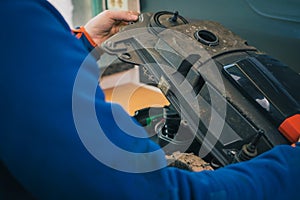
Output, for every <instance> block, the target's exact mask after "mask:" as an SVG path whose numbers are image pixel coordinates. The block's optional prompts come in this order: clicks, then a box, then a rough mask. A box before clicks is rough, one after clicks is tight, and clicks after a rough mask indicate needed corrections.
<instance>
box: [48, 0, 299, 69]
mask: <svg viewBox="0 0 300 200" xmlns="http://www.w3.org/2000/svg"><path fill="white" fill-rule="evenodd" d="M49 1H50V2H51V3H53V4H54V5H55V6H56V7H57V9H58V10H59V11H60V12H61V13H62V14H63V16H64V17H65V18H66V20H67V22H68V23H69V25H70V26H71V27H76V26H80V25H83V24H85V23H86V22H87V21H88V20H89V19H90V18H91V17H93V16H95V15H96V14H98V13H99V12H101V11H102V10H104V9H125V10H137V11H140V12H153V13H155V12H157V11H162V10H167V11H179V13H180V15H182V16H183V17H185V18H187V19H204V20H213V21H217V22H219V23H221V24H223V25H224V26H225V27H227V28H228V29H230V30H231V31H233V32H235V33H236V34H238V35H239V36H241V37H242V38H244V39H246V40H247V41H248V43H249V44H250V45H252V46H255V47H256V48H258V49H259V50H261V51H263V52H266V53H267V54H269V55H271V56H273V57H275V58H277V59H279V60H280V61H282V62H283V63H285V64H287V65H288V66H290V67H291V68H292V69H294V70H295V71H297V72H298V73H299V74H300V64H299V61H300V58H299V57H300V56H299V52H300V1H299V0H271V1H261V0H228V1H224V0H184V1H183V0H172V1H171V0H159V1H153V0H85V1H82V0H49Z"/></svg>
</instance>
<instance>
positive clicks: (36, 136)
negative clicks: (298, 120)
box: [0, 0, 300, 200]
mask: <svg viewBox="0 0 300 200" xmlns="http://www.w3.org/2000/svg"><path fill="white" fill-rule="evenodd" d="M0 10H1V27H2V30H1V32H0V38H1V39H0V40H1V43H0V44H1V67H0V71H1V72H0V76H1V77H0V82H1V84H0V91H1V100H0V106H1V121H0V127H1V132H0V162H1V166H2V167H1V168H0V169H1V170H6V169H7V171H8V172H9V173H10V175H7V176H6V175H5V176H4V175H1V179H2V180H1V185H0V186H1V188H2V191H1V193H2V194H0V195H1V196H0V198H1V199H12V198H11V197H10V196H9V195H12V194H10V191H12V190H10V188H9V187H10V186H16V185H13V184H9V185H8V182H3V180H4V178H5V180H7V179H9V178H11V179H15V180H16V182H17V183H18V184H19V186H18V187H20V186H21V187H22V188H23V189H24V190H25V191H27V192H26V193H25V192H24V193H22V195H23V194H24V196H22V197H21V198H19V199H27V198H28V199H30V198H36V199H202V200H203V199H218V200H219V199H229V200H234V199H237V200H240V199H244V200H246V199H249V200H250V199H251V200H252V199H270V200H275V199H298V198H299V197H297V196H299V191H298V190H299V188H300V181H299V180H300V144H299V143H298V144H297V145H296V147H291V146H289V145H281V146H278V147H275V148H273V149H272V150H270V151H269V152H266V153H264V154H262V155H260V156H258V157H257V158H255V159H252V160H251V161H247V162H243V163H238V164H234V165H230V166H227V167H223V168H221V169H218V170H215V171H203V172H199V173H198V172H188V171H184V170H180V169H175V168H168V167H164V166H165V165H166V163H165V156H164V154H163V152H162V150H160V149H159V147H158V146H157V145H156V144H155V143H152V142H151V141H150V140H149V139H147V138H145V136H146V135H147V134H146V133H145V131H144V130H143V129H142V128H141V127H140V126H138V125H136V123H135V122H134V121H133V120H132V119H131V118H130V117H129V116H128V115H127V113H126V112H125V111H124V110H123V109H122V108H121V107H120V106H119V105H116V104H111V103H108V102H105V100H104V94H103V92H102V90H101V89H100V88H99V87H97V88H96V89H95V90H96V91H94V93H95V94H96V95H95V96H91V95H89V94H90V91H86V90H80V87H81V85H80V84H79V89H78V88H77V89H76V90H74V88H75V86H76V85H77V84H78V83H79V82H80V81H84V82H87V84H90V83H91V84H92V85H93V84H94V85H95V84H97V81H98V74H99V72H98V70H99V69H98V67H97V64H96V59H95V58H94V57H93V56H91V55H90V54H89V52H90V51H92V50H93V49H94V47H96V46H97V45H99V44H101V43H102V42H103V41H104V40H106V39H107V38H108V37H110V36H111V35H113V34H114V33H116V32H117V31H118V28H119V26H120V25H122V23H123V22H128V21H135V20H137V14H135V13H132V12H124V11H119V12H112V11H109V12H103V13H101V14H99V15H98V16H96V17H95V18H94V19H92V20H91V21H90V22H89V23H88V24H87V25H86V26H84V27H81V28H80V29H78V30H77V31H74V32H72V31H71V29H70V28H69V27H68V25H67V23H66V22H65V21H64V19H63V18H62V16H61V15H60V14H59V13H58V12H57V11H56V10H55V8H53V7H52V6H51V5H50V4H49V3H48V2H47V1H46V0H26V1H24V0H14V1H12V0H2V1H1V2H0ZM82 63H85V66H84V67H82ZM78 74H80V77H81V79H80V80H79V82H78V79H77V78H78ZM83 85H84V84H83ZM84 88H85V86H82V89H84ZM80 105H88V106H87V107H89V105H93V107H94V111H95V116H96V118H97V119H98V121H97V123H98V124H99V127H101V128H99V129H94V128H93V127H92V126H93V125H94V123H95V121H94V119H92V118H91V119H90V118H89V117H90V116H89V112H87V111H86V110H80V109H81V107H80ZM84 108H86V107H84ZM74 110H75V112H77V111H78V113H79V114H82V116H79V118H78V115H77V114H78V113H75V114H74ZM76 110H77V111H76ZM88 111H89V110H88ZM116 118H117V120H116ZM80 120H83V121H80ZM81 123H85V126H84V127H87V128H86V130H81V128H80V127H81V125H82V124H81ZM82 131H86V137H82ZM78 132H81V133H80V134H78ZM95 133H97V134H98V133H99V141H98V140H96V141H95V137H97V135H96V136H95ZM129 133H130V134H129ZM89 136H90V137H89ZM137 136H138V137H137ZM96 139H97V138H96ZM83 140H84V141H83ZM107 141H110V143H109V142H107ZM86 144H89V145H90V146H92V150H93V152H91V149H89V148H86V146H85V145H86ZM111 147H113V149H111ZM116 147H117V148H116ZM116 149H117V150H116ZM122 150H124V151H122ZM95 152H97V153H96V154H97V155H95V154H94V153H95ZM120 152H131V153H130V154H129V155H127V154H126V153H124V155H125V157H122V155H123V154H122V153H120ZM119 153H120V154H119ZM97 156H99V157H97ZM100 161H101V162H100ZM149 166H150V167H149ZM1 174H3V173H1ZM16 187H17V186H16ZM19 189H20V190H21V188H19ZM25 194H26V195H27V197H25Z"/></svg>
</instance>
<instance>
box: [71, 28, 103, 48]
mask: <svg viewBox="0 0 300 200" xmlns="http://www.w3.org/2000/svg"><path fill="white" fill-rule="evenodd" d="M72 32H73V33H74V34H75V36H76V38H78V39H80V38H81V37H82V35H84V36H85V37H86V39H87V40H88V41H89V43H90V44H91V45H92V46H93V47H96V46H98V45H97V43H96V42H94V40H93V39H92V38H91V36H90V35H89V33H88V32H87V31H86V30H85V28H84V27H83V26H80V27H79V28H78V29H74V30H72Z"/></svg>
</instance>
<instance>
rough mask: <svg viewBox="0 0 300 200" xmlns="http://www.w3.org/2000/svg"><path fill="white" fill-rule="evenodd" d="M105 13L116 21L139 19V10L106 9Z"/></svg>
mask: <svg viewBox="0 0 300 200" xmlns="http://www.w3.org/2000/svg"><path fill="white" fill-rule="evenodd" d="M104 12H105V13H104V14H105V15H106V16H107V17H108V18H110V19H112V20H115V21H127V22H130V21H136V20H138V15H139V13H138V12H134V11H124V10H106V11H104Z"/></svg>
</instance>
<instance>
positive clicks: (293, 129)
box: [278, 114, 300, 143]
mask: <svg viewBox="0 0 300 200" xmlns="http://www.w3.org/2000/svg"><path fill="white" fill-rule="evenodd" d="M278 129H279V131H280V132H281V133H282V134H283V135H284V136H285V137H286V138H287V139H288V140H289V141H290V142H292V143H295V142H298V139H299V137H300V114H296V115H294V116H292V117H289V118H287V119H286V120H284V121H283V123H282V124H281V125H280V126H279V128H278Z"/></svg>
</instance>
